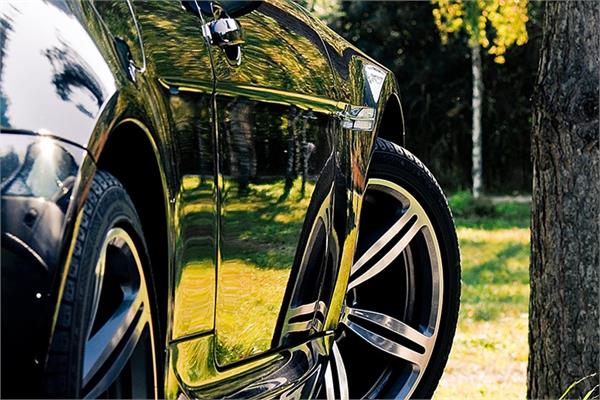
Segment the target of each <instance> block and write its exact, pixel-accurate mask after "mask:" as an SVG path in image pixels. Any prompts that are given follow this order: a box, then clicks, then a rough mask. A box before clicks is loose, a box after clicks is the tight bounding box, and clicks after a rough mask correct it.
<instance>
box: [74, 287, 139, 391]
mask: <svg viewBox="0 0 600 400" xmlns="http://www.w3.org/2000/svg"><path fill="white" fill-rule="evenodd" d="M143 308H144V301H143V294H142V293H139V292H138V293H136V294H135V295H132V296H131V297H129V298H127V297H126V298H125V299H124V301H123V302H122V303H121V304H120V305H119V307H118V308H117V310H115V312H114V314H113V315H112V316H111V317H110V318H109V319H108V321H106V323H105V324H104V325H103V326H102V327H100V329H98V331H97V332H96V333H95V334H94V335H93V336H92V337H90V338H89V339H88V341H87V342H86V344H85V353H84V363H83V377H84V378H83V384H84V386H85V385H86V384H87V383H88V382H89V380H90V379H91V378H92V377H93V376H94V375H95V374H96V373H97V372H98V371H99V370H100V368H101V367H102V366H103V365H105V363H106V362H107V361H108V359H109V358H110V357H111V355H112V354H113V352H114V351H115V350H117V349H119V350H121V351H123V350H125V349H123V345H122V343H126V342H129V341H130V340H131V339H132V337H136V336H139V334H140V332H139V331H141V328H143V326H144V325H145V324H146V323H147V320H148V318H147V317H146V313H144V310H143ZM140 327H141V328H140ZM125 347H127V346H125Z"/></svg>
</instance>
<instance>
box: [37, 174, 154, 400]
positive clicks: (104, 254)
mask: <svg viewBox="0 0 600 400" xmlns="http://www.w3.org/2000/svg"><path fill="white" fill-rule="evenodd" d="M147 270H149V269H148V255H147V249H146V244H145V241H144V236H143V233H142V228H141V223H140V220H139V217H138V215H137V212H136V210H135V207H134V205H133V203H132V201H131V199H130V197H129V195H128V194H127V192H126V191H125V189H124V188H123V186H122V185H121V183H120V182H119V181H118V180H117V179H116V178H115V177H113V176H112V175H110V174H109V173H107V172H104V171H98V172H97V173H96V175H95V176H94V178H93V182H92V186H91V189H90V192H89V194H88V198H87V200H86V202H85V204H84V207H83V214H82V217H81V223H80V225H79V228H78V233H77V239H76V244H75V247H74V250H73V256H72V259H71V264H70V268H69V271H68V276H67V280H66V283H65V288H64V291H63V294H62V298H61V301H60V306H59V307H60V308H59V314H58V320H57V323H56V328H55V332H54V335H53V339H52V343H51V347H50V351H49V356H48V362H47V367H46V394H47V395H49V396H52V397H62V398H83V397H93V398H97V397H108V398H115V397H120V398H155V397H156V396H157V391H156V390H157V377H158V374H157V373H156V360H157V357H156V350H155V349H156V348H155V345H154V340H155V330H154V326H155V325H154V320H153V317H154V315H155V312H154V310H155V309H154V304H153V303H154V302H153V296H152V294H153V293H152V290H151V288H152V285H151V283H152V282H151V281H150V280H149V276H147V274H146V271H147Z"/></svg>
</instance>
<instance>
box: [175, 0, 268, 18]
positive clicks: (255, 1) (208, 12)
mask: <svg viewBox="0 0 600 400" xmlns="http://www.w3.org/2000/svg"><path fill="white" fill-rule="evenodd" d="M261 3H262V0H220V1H210V0H182V1H181V4H182V5H183V7H184V8H185V9H186V10H188V11H190V12H191V13H193V14H195V15H198V14H199V13H202V15H205V16H207V17H217V18H218V17H221V15H220V14H221V11H222V12H223V13H224V14H226V15H225V16H228V17H231V18H237V17H241V16H242V15H246V14H248V13H250V12H252V11H254V10H256V9H257V8H258V7H259V6H260V4H261ZM215 14H216V15H215Z"/></svg>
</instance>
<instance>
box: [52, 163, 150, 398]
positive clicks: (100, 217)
mask: <svg viewBox="0 0 600 400" xmlns="http://www.w3.org/2000/svg"><path fill="white" fill-rule="evenodd" d="M117 227H118V228H122V229H124V230H125V231H126V232H127V233H128V234H129V235H130V236H131V238H132V240H133V242H134V244H135V246H136V249H137V251H138V253H139V256H140V258H141V261H142V264H143V265H144V267H146V266H147V265H148V255H147V254H148V252H147V248H146V245H145V242H144V240H143V237H144V236H143V233H142V228H141V223H140V220H139V217H138V215H137V212H136V210H135V207H134V205H133V203H132V201H131V199H130V197H129V195H128V194H127V192H126V191H125V189H124V188H123V186H122V185H121V184H120V183H119V182H118V181H117V180H116V178H114V177H113V176H111V175H110V174H108V173H106V172H103V171H98V172H97V174H96V176H94V178H93V182H92V186H91V189H90V191H89V193H88V197H87V199H86V202H85V204H84V207H83V210H82V215H81V221H80V224H79V226H78V231H77V239H76V243H75V247H74V250H73V255H72V258H71V263H70V265H69V270H68V275H67V281H66V283H65V289H64V291H63V296H62V298H61V302H60V305H59V307H60V308H59V316H58V321H57V327H56V330H55V335H54V337H53V341H52V346H51V349H50V352H49V356H48V362H47V371H48V374H47V375H49V376H48V379H47V382H46V389H47V391H48V393H49V394H51V395H52V396H57V397H74V398H80V397H81V394H82V393H81V391H82V387H81V383H82V373H83V360H84V348H85V342H86V336H87V332H88V329H89V325H90V323H91V321H90V311H91V306H92V297H93V296H92V294H93V293H94V287H95V284H96V276H95V268H96V264H97V261H98V259H99V257H100V253H101V251H102V247H103V244H104V241H105V239H106V237H107V234H108V232H109V231H110V230H111V229H113V228H117ZM144 269H146V268H144ZM144 272H145V280H146V286H147V290H148V295H149V297H151V298H152V295H153V291H152V289H151V288H152V285H151V282H150V279H149V278H150V277H149V275H148V273H147V272H146V271H144ZM153 311H154V310H153ZM153 314H154V313H153ZM154 315H156V314H154ZM57 336H58V337H57ZM65 336H66V337H65ZM57 339H58V341H59V342H62V343H59V345H58V346H56V342H57ZM65 340H66V341H67V343H64V341H65ZM61 350H62V351H61Z"/></svg>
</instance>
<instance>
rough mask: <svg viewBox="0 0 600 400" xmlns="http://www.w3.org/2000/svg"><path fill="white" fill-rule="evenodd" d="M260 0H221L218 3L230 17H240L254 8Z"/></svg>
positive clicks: (258, 4)
mask: <svg viewBox="0 0 600 400" xmlns="http://www.w3.org/2000/svg"><path fill="white" fill-rule="evenodd" d="M260 3H262V1H261V0H221V1H220V5H221V8H223V11H225V13H227V15H228V16H230V17H231V18H237V17H241V16H242V15H246V14H248V13H251V12H252V11H254V10H256V9H257V8H258V7H259V6H260Z"/></svg>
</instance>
